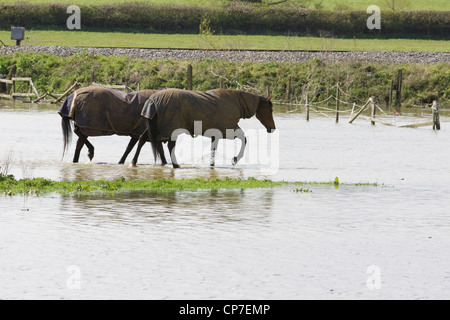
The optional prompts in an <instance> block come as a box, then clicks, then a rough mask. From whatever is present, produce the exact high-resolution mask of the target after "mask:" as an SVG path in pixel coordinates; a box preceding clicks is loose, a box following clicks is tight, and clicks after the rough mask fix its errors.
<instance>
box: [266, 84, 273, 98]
mask: <svg viewBox="0 0 450 320" xmlns="http://www.w3.org/2000/svg"><path fill="white" fill-rule="evenodd" d="M266 94H267V97H268V98H270V97H271V96H272V89H271V88H270V84H268V85H267V86H266Z"/></svg>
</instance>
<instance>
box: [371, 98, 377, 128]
mask: <svg viewBox="0 0 450 320" xmlns="http://www.w3.org/2000/svg"><path fill="white" fill-rule="evenodd" d="M369 100H370V106H371V107H372V121H370V123H371V125H373V126H374V125H375V120H374V119H375V114H376V111H377V105H376V104H375V98H374V97H370V98H369Z"/></svg>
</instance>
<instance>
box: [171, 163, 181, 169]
mask: <svg viewBox="0 0 450 320" xmlns="http://www.w3.org/2000/svg"><path fill="white" fill-rule="evenodd" d="M172 167H173V168H174V169H178V168H179V167H180V165H178V164H174V163H172Z"/></svg>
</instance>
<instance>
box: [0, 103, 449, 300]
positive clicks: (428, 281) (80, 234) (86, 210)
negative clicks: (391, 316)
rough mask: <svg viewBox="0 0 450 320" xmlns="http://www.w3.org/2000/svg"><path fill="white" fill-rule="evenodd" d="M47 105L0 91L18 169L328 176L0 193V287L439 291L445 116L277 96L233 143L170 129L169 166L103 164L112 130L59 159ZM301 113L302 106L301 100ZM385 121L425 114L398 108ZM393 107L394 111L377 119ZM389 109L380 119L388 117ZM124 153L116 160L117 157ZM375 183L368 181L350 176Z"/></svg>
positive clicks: (109, 293) (0, 120)
mask: <svg viewBox="0 0 450 320" xmlns="http://www.w3.org/2000/svg"><path fill="white" fill-rule="evenodd" d="M57 108H58V106H52V105H40V106H36V105H29V104H19V103H15V104H13V103H12V102H4V101H2V102H0V150H1V153H0V163H4V161H5V159H6V158H7V156H8V155H11V161H10V164H11V168H10V170H9V173H10V174H14V175H15V176H16V177H17V178H22V177H45V178H50V179H54V180H63V179H115V178H119V177H125V179H154V178H188V177H189V178H190V177H203V178H209V177H221V178H224V177H235V178H236V177H242V178H247V177H255V178H258V179H264V178H268V179H271V180H275V181H279V180H287V181H293V182H294V181H311V182H313V181H314V182H329V181H333V180H334V179H335V177H338V178H339V181H340V182H341V184H340V186H339V187H338V188H335V187H334V186H324V185H322V186H319V185H314V184H312V185H311V191H312V192H307V193H304V192H295V191H294V188H293V187H280V188H275V189H267V190H266V189H264V190H260V189H255V190H227V191H189V192H172V193H167V194H160V195H148V194H146V195H144V194H141V195H139V194H138V195H133V196H130V195H116V196H90V197H87V196H83V197H81V196H61V195H56V194H51V195H46V196H42V197H23V196H15V197H6V196H3V195H0V279H1V285H0V299H448V298H449V296H450V269H449V267H448V266H449V261H450V253H449V252H450V250H449V249H450V210H449V208H450V197H449V196H448V194H449V191H450V187H449V185H450V161H449V159H450V151H449V149H448V145H449V141H450V129H449V128H450V117H448V116H447V115H448V113H446V111H445V110H443V112H442V114H441V125H442V130H440V131H433V130H432V129H431V127H424V128H419V129H406V128H398V127H390V126H383V125H380V124H377V125H376V126H371V125H370V121H368V120H363V119H358V120H357V121H355V123H354V124H348V118H346V116H341V122H340V123H339V124H335V123H334V119H330V118H327V117H324V116H321V115H315V114H313V115H312V118H311V121H309V122H306V121H305V115H304V113H302V112H287V109H286V108H284V107H281V106H280V107H278V108H277V112H276V114H275V117H274V118H275V123H276V125H277V128H278V130H277V132H276V133H274V134H272V135H270V136H269V135H268V134H266V133H265V130H263V132H264V134H261V131H260V129H263V127H262V126H261V124H260V123H259V122H258V121H257V120H256V119H249V120H245V121H244V120H242V121H241V122H240V126H241V127H242V128H243V129H244V131H246V132H247V134H248V136H249V145H248V147H247V150H246V156H245V157H244V159H242V161H241V162H240V163H239V164H238V165H236V166H234V167H233V166H231V158H232V157H233V155H235V154H236V153H237V150H238V147H239V146H238V142H232V141H227V142H221V143H220V144H219V150H218V152H217V156H216V168H214V169H211V168H209V166H208V164H209V141H208V140H206V139H203V138H196V139H192V138H190V137H183V138H182V139H181V141H180V142H179V144H178V146H177V147H178V150H177V155H178V160H179V162H180V164H181V166H182V168H181V169H177V170H174V169H172V168H171V167H170V166H165V167H161V166H160V165H159V164H157V165H155V163H154V161H153V155H152V152H151V148H150V147H149V146H146V147H144V149H143V151H142V154H141V158H140V161H139V163H138V165H139V166H138V168H128V166H127V165H117V162H118V161H119V159H120V157H121V156H122V153H123V152H124V150H125V147H126V145H127V143H128V140H129V139H128V138H127V137H118V136H112V137H98V138H90V141H91V142H92V144H93V145H94V146H95V147H96V150H95V158H94V160H93V161H92V162H91V163H87V162H88V158H87V150H86V149H83V151H82V157H81V159H80V164H72V163H71V160H72V157H73V152H74V148H75V140H74V141H73V143H72V145H71V147H70V148H69V153H68V154H67V155H66V156H65V157H64V159H63V160H61V156H62V151H63V150H62V149H63V141H62V132H61V125H60V122H61V118H60V116H59V115H58V114H57V113H56V110H57ZM300 111H301V110H300ZM403 111H404V112H403V116H402V117H397V118H396V120H395V121H398V122H399V123H400V122H402V123H403V122H404V123H408V122H415V121H428V120H430V118H431V112H430V110H409V109H405V110H403ZM392 119H394V118H392ZM392 119H389V120H392ZM132 155H133V153H132V154H131V155H130V156H129V159H127V164H128V163H129V162H130V161H131V158H132ZM360 182H362V183H377V184H378V186H367V185H362V186H359V185H355V184H357V183H360Z"/></svg>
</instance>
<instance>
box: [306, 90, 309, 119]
mask: <svg viewBox="0 0 450 320" xmlns="http://www.w3.org/2000/svg"><path fill="white" fill-rule="evenodd" d="M306 121H309V99H308V96H306Z"/></svg>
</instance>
